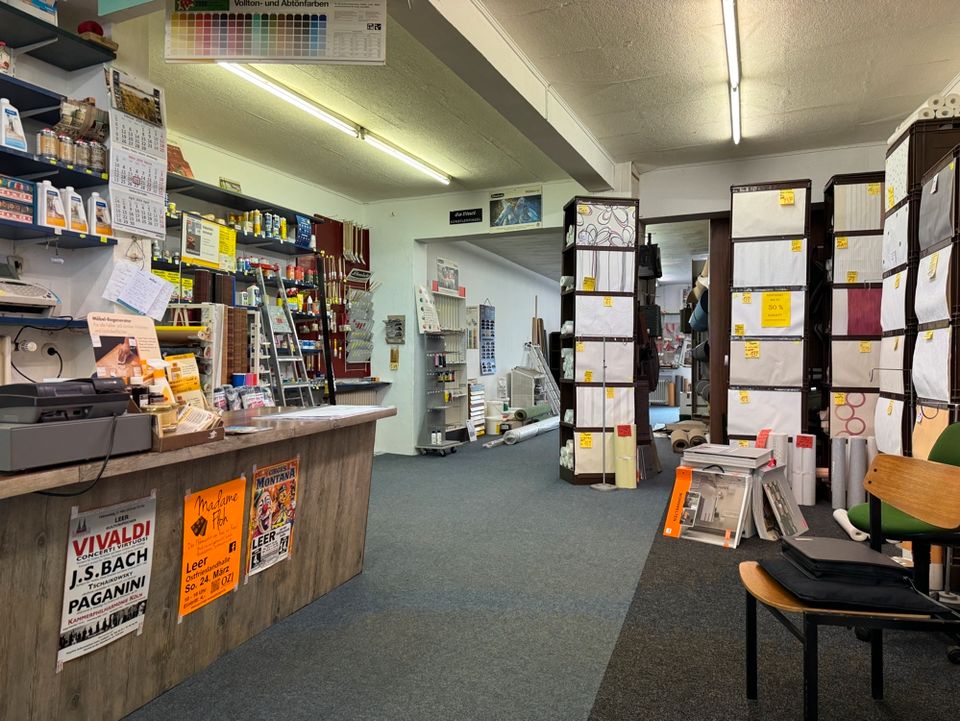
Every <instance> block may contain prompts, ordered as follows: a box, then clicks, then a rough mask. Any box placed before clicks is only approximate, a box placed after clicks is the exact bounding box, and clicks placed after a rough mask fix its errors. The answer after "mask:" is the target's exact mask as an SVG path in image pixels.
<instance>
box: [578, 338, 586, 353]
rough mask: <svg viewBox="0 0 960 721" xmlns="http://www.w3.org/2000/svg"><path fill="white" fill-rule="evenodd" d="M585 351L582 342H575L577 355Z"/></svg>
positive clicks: (584, 345)
mask: <svg viewBox="0 0 960 721" xmlns="http://www.w3.org/2000/svg"><path fill="white" fill-rule="evenodd" d="M586 349H587V344H586V343H584V342H583V341H582V340H578V341H577V353H583V352H584V351H585V350H586Z"/></svg>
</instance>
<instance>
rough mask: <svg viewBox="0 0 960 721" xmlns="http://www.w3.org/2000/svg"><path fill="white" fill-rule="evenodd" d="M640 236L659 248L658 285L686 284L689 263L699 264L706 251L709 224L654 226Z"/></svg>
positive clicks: (708, 222)
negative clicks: (698, 261)
mask: <svg viewBox="0 0 960 721" xmlns="http://www.w3.org/2000/svg"><path fill="white" fill-rule="evenodd" d="M644 233H646V234H649V235H650V237H651V240H652V242H654V243H656V244H658V245H659V246H660V264H661V266H662V267H663V277H662V278H660V282H661V283H690V282H691V280H692V278H691V276H692V270H691V265H690V261H691V260H694V259H696V260H703V259H704V258H706V257H707V254H708V252H709V250H710V221H709V220H684V221H681V222H678V223H657V224H656V225H647V226H645V227H644Z"/></svg>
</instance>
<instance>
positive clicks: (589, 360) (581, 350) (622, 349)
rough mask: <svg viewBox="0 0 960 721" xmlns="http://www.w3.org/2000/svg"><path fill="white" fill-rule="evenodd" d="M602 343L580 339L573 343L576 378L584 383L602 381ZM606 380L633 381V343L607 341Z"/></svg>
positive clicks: (613, 381) (616, 381)
mask: <svg viewBox="0 0 960 721" xmlns="http://www.w3.org/2000/svg"><path fill="white" fill-rule="evenodd" d="M603 345H604V344H603V343H600V342H598V341H590V340H582V341H577V342H576V343H575V344H574V352H575V354H576V355H575V356H574V360H573V362H574V369H575V370H576V379H575V380H578V381H583V382H584V383H600V382H602V381H603V354H604V349H603ZM606 346H607V349H606V355H607V382H608V383H631V382H633V343H624V342H619V341H607V343H606Z"/></svg>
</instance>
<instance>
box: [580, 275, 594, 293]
mask: <svg viewBox="0 0 960 721" xmlns="http://www.w3.org/2000/svg"><path fill="white" fill-rule="evenodd" d="M583 289H584V290H585V291H594V290H596V289H597V279H596V278H594V277H593V276H590V275H585V276H583Z"/></svg>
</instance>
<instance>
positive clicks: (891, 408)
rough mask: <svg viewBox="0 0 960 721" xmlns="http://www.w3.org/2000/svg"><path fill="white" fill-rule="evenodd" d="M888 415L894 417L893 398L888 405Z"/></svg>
mask: <svg viewBox="0 0 960 721" xmlns="http://www.w3.org/2000/svg"><path fill="white" fill-rule="evenodd" d="M887 415H888V416H892V415H893V399H892V398H891V399H890V401H889V402H888V403H887Z"/></svg>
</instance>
